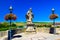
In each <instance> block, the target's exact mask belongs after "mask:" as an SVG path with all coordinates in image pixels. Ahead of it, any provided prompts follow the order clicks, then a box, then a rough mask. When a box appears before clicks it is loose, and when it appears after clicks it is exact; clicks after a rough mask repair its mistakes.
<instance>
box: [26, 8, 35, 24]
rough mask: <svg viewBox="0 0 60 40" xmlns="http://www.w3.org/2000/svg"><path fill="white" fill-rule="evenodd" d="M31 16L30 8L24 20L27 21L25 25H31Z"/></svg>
mask: <svg viewBox="0 0 60 40" xmlns="http://www.w3.org/2000/svg"><path fill="white" fill-rule="evenodd" d="M33 17H34V16H33V14H32V8H30V10H29V11H28V12H27V15H26V19H27V23H28V24H31V23H32V18H33Z"/></svg>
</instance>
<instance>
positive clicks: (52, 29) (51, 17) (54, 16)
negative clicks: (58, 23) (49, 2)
mask: <svg viewBox="0 0 60 40" xmlns="http://www.w3.org/2000/svg"><path fill="white" fill-rule="evenodd" d="M54 11H55V9H54V8H52V14H51V15H50V19H51V20H53V26H52V27H51V28H50V29H51V32H52V33H55V28H54V26H55V19H56V18H58V16H57V15H56V14H55V13H54Z"/></svg>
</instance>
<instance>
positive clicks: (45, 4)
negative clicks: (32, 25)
mask: <svg viewBox="0 0 60 40" xmlns="http://www.w3.org/2000/svg"><path fill="white" fill-rule="evenodd" d="M10 5H12V7H13V13H14V14H15V15H16V16H17V19H16V22H25V21H26V18H25V15H26V13H27V11H28V10H29V8H32V12H33V14H34V18H33V21H34V22H39V21H40V22H42V21H51V20H50V19H49V16H50V15H51V13H52V12H51V9H52V8H55V14H57V15H58V16H59V18H57V19H56V22H57V21H58V22H59V21H60V0H0V22H4V21H5V20H4V16H5V15H6V14H8V13H9V6H10Z"/></svg>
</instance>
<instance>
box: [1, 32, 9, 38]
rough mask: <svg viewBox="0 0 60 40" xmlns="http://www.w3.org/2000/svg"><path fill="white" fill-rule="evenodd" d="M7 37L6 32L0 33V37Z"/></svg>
mask: <svg viewBox="0 0 60 40" xmlns="http://www.w3.org/2000/svg"><path fill="white" fill-rule="evenodd" d="M3 36H8V31H0V37H3Z"/></svg>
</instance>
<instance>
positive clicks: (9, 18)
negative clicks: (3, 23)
mask: <svg viewBox="0 0 60 40" xmlns="http://www.w3.org/2000/svg"><path fill="white" fill-rule="evenodd" d="M9 10H10V13H9V14H7V15H6V16H5V20H7V21H8V20H9V21H10V27H9V30H10V31H9V34H8V35H9V36H10V37H9V38H8V40H11V37H12V35H11V33H12V32H11V23H12V20H16V15H14V14H13V13H12V10H13V8H12V6H10V8H9Z"/></svg>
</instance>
